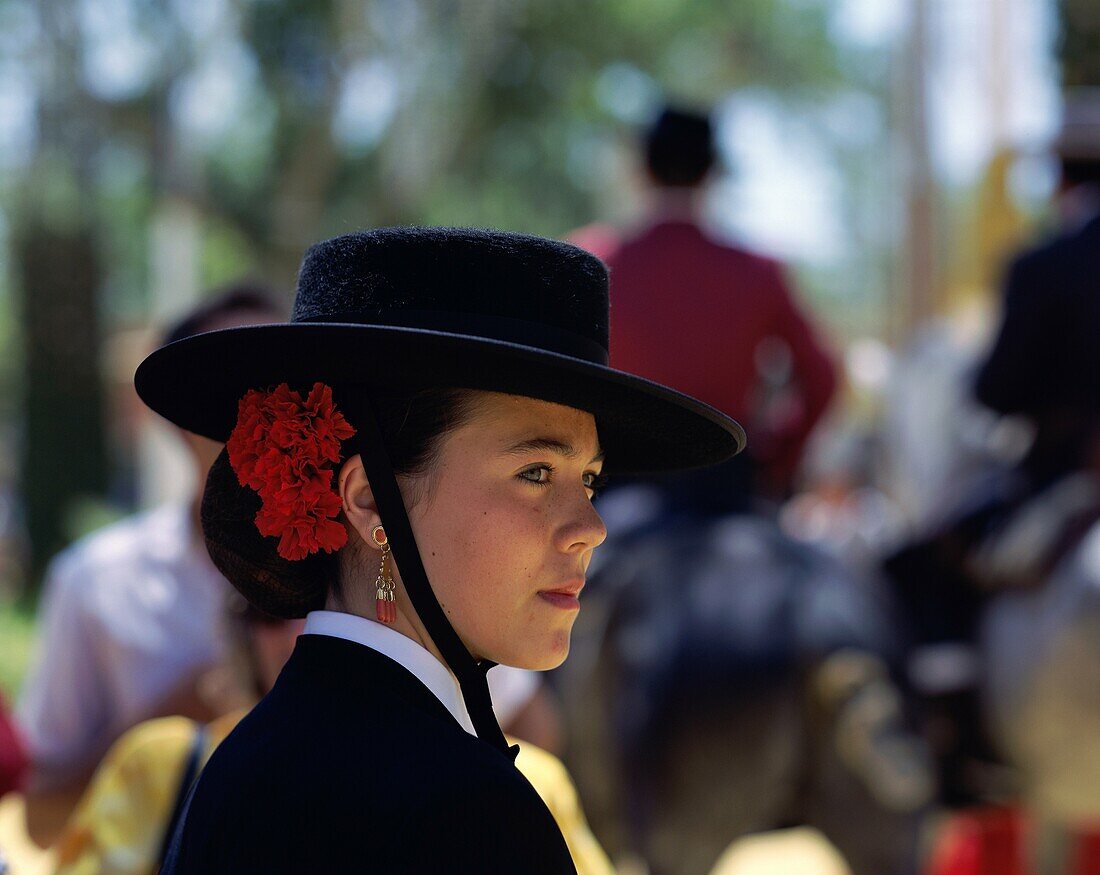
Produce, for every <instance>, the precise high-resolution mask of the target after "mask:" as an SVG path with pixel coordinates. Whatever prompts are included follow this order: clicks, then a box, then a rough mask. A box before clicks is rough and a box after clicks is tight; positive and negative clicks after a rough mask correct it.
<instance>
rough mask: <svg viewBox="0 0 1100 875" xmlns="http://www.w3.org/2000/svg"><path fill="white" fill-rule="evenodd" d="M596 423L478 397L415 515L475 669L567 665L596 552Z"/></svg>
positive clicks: (559, 410)
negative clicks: (481, 664) (484, 663)
mask: <svg viewBox="0 0 1100 875" xmlns="http://www.w3.org/2000/svg"><path fill="white" fill-rule="evenodd" d="M600 457H601V451H600V447H599V441H598V439H597V435H596V423H595V420H594V419H593V417H592V415H591V414H590V413H585V412H583V411H580V410H576V409H574V408H572V407H564V406H562V405H559V404H552V403H549V402H546V401H537V400H534V399H531V398H522V397H519V396H515V395H503V394H499V393H491V392H484V393H478V405H477V409H476V412H475V413H474V414H473V415H472V416H471V417H470V418H469V419H467V420H466V422H465V423H464V424H463V425H461V426H460V427H459V428H457V429H455V430H454V431H453V432H451V433H450V434H449V435H448V436H447V437H446V438H444V440H443V443H442V445H441V447H440V451H439V456H438V458H437V459H436V462H435V464H434V466H433V468H432V471H431V473H430V475H429V478H430V483H429V484H428V485H427V489H426V493H425V494H424V496H423V498H422V499H421V500H420V501H419V502H417V504H415V505H414V506H413V507H412V508H411V510H410V514H409V518H410V522H411V523H412V527H413V532H414V534H415V535H416V540H417V544H418V545H419V546H420V552H421V556H422V559H423V561H424V568H425V570H426V571H427V573H428V578H429V579H430V580H431V581H432V588H433V589H434V590H435V593H436V596H437V598H438V599H439V602H440V604H441V605H442V606H443V609H444V610H445V611H446V613H447V615H448V617H449V619H450V620H451V624H452V625H453V626H454V628H455V630H456V631H457V632H458V634H459V636H460V637H461V638H462V639H463V641H464V643H465V644H466V646H467V647H468V648H469V649H470V650H471V651H472V652H473V653H474V655H475V656H477V657H478V658H486V659H491V660H492V661H494V662H499V663H503V664H505V665H513V666H518V667H520V668H529V669H549V668H553V667H555V666H557V665H559V664H560V663H561V662H562V660H564V659H565V657H566V655H568V653H569V635H570V631H571V629H572V627H573V622H574V620H575V619H576V617H577V612H578V610H579V602H578V600H577V595H578V594H579V592H580V588H581V587H582V586H583V585H584V577H585V573H586V571H587V569H588V564H589V562H590V561H591V559H592V551H593V550H594V549H595V548H596V547H597V546H598V545H599V544H600V543H601V542H602V541H603V540H604V538H605V537H606V535H607V531H606V529H605V528H604V525H603V521H602V520H601V519H600V517H599V515H598V514H597V513H596V510H595V508H593V506H592V494H593V491H592V485H593V482H594V481H595V479H596V478H597V476H598V475H599V473H600V471H601V469H602V466H603V462H602V460H601V458H600Z"/></svg>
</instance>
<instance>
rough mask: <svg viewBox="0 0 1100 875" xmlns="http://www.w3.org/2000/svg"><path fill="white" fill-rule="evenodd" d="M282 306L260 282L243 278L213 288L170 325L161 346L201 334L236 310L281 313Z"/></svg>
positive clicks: (279, 314)
mask: <svg viewBox="0 0 1100 875" xmlns="http://www.w3.org/2000/svg"><path fill="white" fill-rule="evenodd" d="M282 312H283V308H282V307H281V306H279V304H277V303H276V301H275V295H274V294H273V293H272V292H271V290H270V289H268V288H267V287H266V286H262V285H260V284H259V283H252V282H242V283H234V284H233V285H229V286H225V287H223V288H221V289H218V290H216V291H214V292H213V293H212V294H211V296H210V297H209V298H207V299H206V300H204V301H203V302H202V303H201V304H199V305H198V306H197V307H195V308H193V309H191V310H189V311H187V312H186V313H184V314H183V315H182V316H180V317H179V319H177V320H176V321H175V322H173V323H172V324H171V325H169V326H168V327H167V328H166V329H165V332H164V337H163V338H162V339H161V343H160V345H161V346H167V345H168V344H170V343H175V342H176V341H177V340H183V339H184V338H185V337H191V336H192V335H195V334H201V333H202V332H203V331H206V330H208V329H209V328H210V327H211V326H213V325H215V324H217V323H218V322H219V321H220V320H222V319H224V318H225V317H226V316H229V315H231V314H233V313H257V314H264V315H271V316H281V315H282Z"/></svg>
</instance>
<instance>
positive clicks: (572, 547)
mask: <svg viewBox="0 0 1100 875" xmlns="http://www.w3.org/2000/svg"><path fill="white" fill-rule="evenodd" d="M606 538H607V526H605V525H604V524H603V519H602V518H601V517H600V515H599V514H598V513H597V512H596V508H595V507H593V506H592V502H591V501H590V500H589V498H588V495H587V493H584V494H583V495H582V496H581V500H580V501H577V502H575V503H572V502H571V503H570V508H569V518H568V521H567V522H566V523H565V524H564V525H563V526H562V527H561V528H560V529H559V531H558V538H557V541H558V547H559V549H561V550H562V551H563V552H565V553H585V552H587V551H589V550H593V549H595V548H596V547H598V546H600V544H602V543H603V542H604V540H605V539H606Z"/></svg>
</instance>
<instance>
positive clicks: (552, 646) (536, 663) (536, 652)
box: [494, 632, 569, 671]
mask: <svg viewBox="0 0 1100 875" xmlns="http://www.w3.org/2000/svg"><path fill="white" fill-rule="evenodd" d="M568 655H569V633H568V632H564V633H556V634H554V635H553V636H552V638H550V639H549V640H548V641H546V642H545V646H544V647H540V648H538V649H535V648H530V647H529V648H525V649H523V650H521V651H519V652H517V653H512V654H509V658H508V659H500V660H494V662H500V663H502V664H504V665H510V666H512V667H513V668H525V669H527V670H528V671H550V669H552V668H557V667H558V666H559V665H561V664H562V663H563V662H565V657H567V656H568Z"/></svg>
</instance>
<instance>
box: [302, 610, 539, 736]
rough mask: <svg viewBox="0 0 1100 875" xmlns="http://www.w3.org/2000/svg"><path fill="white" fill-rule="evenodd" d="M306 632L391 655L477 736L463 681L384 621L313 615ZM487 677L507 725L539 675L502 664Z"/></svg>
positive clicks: (499, 714) (498, 712)
mask: <svg viewBox="0 0 1100 875" xmlns="http://www.w3.org/2000/svg"><path fill="white" fill-rule="evenodd" d="M302 634H303V635H330V636H332V637H333V638H342V639H344V640H345V641H354V642H355V643H356V644H362V645H363V646H364V647H369V648H370V649H371V650H375V651H377V652H378V653H381V654H382V655H383V656H388V657H389V658H390V659H392V660H393V661H394V662H396V663H398V664H399V665H401V666H404V667H405V668H406V669H408V671H409V672H411V673H412V674H413V675H414V676H415V677H416V678H417V680H419V681H420V682H421V683H422V684H424V686H426V687H427V688H428V689H429V690H430V691H431V692H432V694H433V695H434V696H435V697H436V698H437V699H439V701H440V702H442V703H443V706H444V707H445V708H446V709H447V710H448V711H450V712H451V716H452V717H454V719H455V720H456V721H457V722H458V724H459V725H460V726H461V727H462V728H463V729H465V730H466V731H467V732H469V733H470V734H471V735H476V734H477V733H475V732H474V724H473V721H471V720H470V713H469V712H468V711H467V710H466V703H465V702H464V701H463V699H462V688H461V687H460V686H459V685H458V678H456V677H455V676H454V674H453V673H452V672H451V670H450V669H449V668H447V666H445V665H444V664H443V663H442V662H440V661H439V660H438V659H436V658H435V657H434V656H433V655H432V654H431V652H430V651H428V650H427V649H426V648H424V647H422V646H421V645H420V644H418V643H417V642H416V641H413V640H412V639H411V638H408V637H406V636H405V635H402V634H401V633H400V632H398V631H397V630H395V629H391V628H390V627H389V626H386V625H384V624H382V623H375V622H374V621H373V620H368V619H365V618H364V617H359V616H356V615H354V614H342V613H338V612H336V611H313V612H311V613H310V615H309V616H308V617H306V625H305V628H304V629H303V630H302ZM488 679H489V692H490V695H491V696H492V699H493V710H494V711H495V712H496V715H497V719H498V720H499V721H500V722H501V723H502V724H507V723H508V721H509V720H510V719H511V718H512V717H513V716H515V714H516V713H517V712H518V711H519V710H520V709H521V708H522V707H523V705H525V704H527V701H528V700H529V699H530V698H531V696H532V695H533V694H534V692H535V690H536V689H538V685H539V676H538V674H537V673H536V672H533V671H525V670H524V669H520V668H512V667H511V666H507V665H499V666H497V667H496V668H494V669H491V670H490V672H489V674H488Z"/></svg>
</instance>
